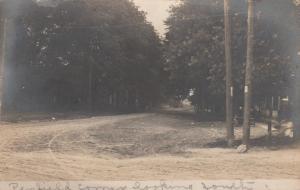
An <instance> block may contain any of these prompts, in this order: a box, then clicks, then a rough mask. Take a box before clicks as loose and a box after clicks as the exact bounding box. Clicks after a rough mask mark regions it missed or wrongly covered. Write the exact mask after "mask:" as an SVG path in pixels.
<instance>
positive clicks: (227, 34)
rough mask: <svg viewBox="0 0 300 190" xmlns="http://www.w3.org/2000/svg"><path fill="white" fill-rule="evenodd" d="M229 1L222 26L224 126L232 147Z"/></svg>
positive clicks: (226, 0)
mask: <svg viewBox="0 0 300 190" xmlns="http://www.w3.org/2000/svg"><path fill="white" fill-rule="evenodd" d="M230 6H231V0H224V24H225V61H226V126H227V144H228V146H232V145H233V140H234V128H233V123H232V99H233V86H232V68H231V67H232V57H231V17H230V15H229V14H230Z"/></svg>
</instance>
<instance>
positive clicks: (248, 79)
mask: <svg viewBox="0 0 300 190" xmlns="http://www.w3.org/2000/svg"><path fill="white" fill-rule="evenodd" d="M253 38H254V0H248V34H247V63H246V76H245V88H244V93H245V96H244V123H243V144H244V145H246V147H247V149H248V148H249V138H250V117H251V96H252V65H253V46H254V39H253Z"/></svg>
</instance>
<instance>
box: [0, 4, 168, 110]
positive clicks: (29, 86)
mask: <svg viewBox="0 0 300 190" xmlns="http://www.w3.org/2000/svg"><path fill="white" fill-rule="evenodd" d="M17 2H18V3H19V4H14V3H11V1H7V3H8V6H10V7H11V8H12V9H14V10H18V7H22V12H18V14H17V15H13V16H12V18H11V24H10V25H11V27H14V28H10V30H11V31H12V33H11V35H10V37H9V43H10V44H11V46H12V47H11V48H10V50H9V52H10V53H9V58H8V60H7V62H9V64H7V70H12V71H13V72H11V74H9V75H7V76H6V77H7V79H8V80H6V81H7V82H6V87H7V91H6V93H5V100H6V107H7V108H8V109H15V110H25V111H26V110H41V109H42V110H43V109H54V110H55V109H66V110H72V109H83V108H84V107H85V105H88V107H89V109H93V110H103V109H112V108H116V109H119V110H120V109H121V110H134V109H144V108H146V107H149V106H151V105H154V104H155V103H157V101H159V98H160V95H161V94H160V88H161V78H162V73H163V65H162V54H161V42H160V39H159V37H158V36H157V34H156V33H155V30H154V28H153V26H152V25H151V24H150V23H148V22H147V21H146V19H145V13H144V12H141V11H139V10H138V8H137V7H136V6H135V5H134V4H133V3H132V2H130V1H128V0H76V1H62V2H59V3H58V4H57V6H39V5H38V4H37V3H35V2H33V1H31V0H26V1H23V0H22V1H17ZM20 3H21V4H20ZM25 5H26V6H25ZM24 7H26V9H24ZM14 12H16V11H14ZM11 81H14V83H12V82H11ZM8 86H9V87H8Z"/></svg>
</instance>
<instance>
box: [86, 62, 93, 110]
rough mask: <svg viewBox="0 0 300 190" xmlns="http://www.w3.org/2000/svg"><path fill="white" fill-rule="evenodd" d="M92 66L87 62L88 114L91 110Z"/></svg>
mask: <svg viewBox="0 0 300 190" xmlns="http://www.w3.org/2000/svg"><path fill="white" fill-rule="evenodd" d="M92 96H93V66H92V62H91V61H90V60H89V75H88V101H87V103H88V109H89V111H90V112H92V110H93V97H92Z"/></svg>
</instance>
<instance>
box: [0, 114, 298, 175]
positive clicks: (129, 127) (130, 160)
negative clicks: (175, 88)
mask: <svg viewBox="0 0 300 190" xmlns="http://www.w3.org/2000/svg"><path fill="white" fill-rule="evenodd" d="M252 132H253V133H252V134H253V136H252V138H256V137H260V136H263V135H265V129H263V128H261V127H255V128H253V129H252ZM236 134H237V138H240V136H241V129H240V128H238V129H236ZM224 136H225V127H224V124H223V123H221V122H196V121H193V120H192V119H191V118H188V117H180V116H178V115H176V114H175V115H174V114H165V113H150V114H130V115H118V116H101V117H93V118H88V119H74V120H62V121H52V122H49V121H48V122H26V123H16V124H12V123H2V124H1V126H0V180H10V181H12V180H164V179H166V180H179V179H180V180H194V179H283V178H285V179H300V151H299V150H300V149H299V146H297V145H293V146H288V147H283V148H280V149H278V150H269V149H266V148H264V147H254V148H253V149H251V151H250V152H249V153H247V154H238V153H236V150H235V149H224V148H211V147H208V145H210V144H214V142H216V141H219V140H220V139H222V138H223V137H224Z"/></svg>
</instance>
